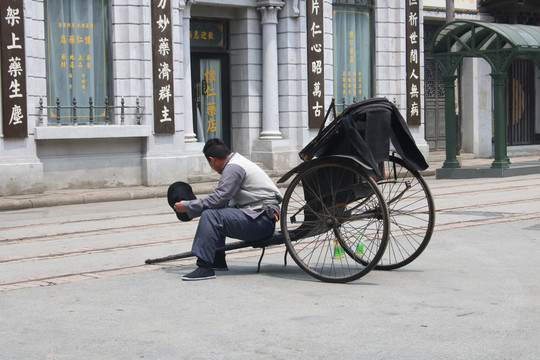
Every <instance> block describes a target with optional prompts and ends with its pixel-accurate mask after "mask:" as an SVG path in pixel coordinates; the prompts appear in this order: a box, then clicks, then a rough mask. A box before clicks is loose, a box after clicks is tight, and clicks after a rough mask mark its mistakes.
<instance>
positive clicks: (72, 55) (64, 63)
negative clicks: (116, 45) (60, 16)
mask: <svg viewBox="0 0 540 360" xmlns="http://www.w3.org/2000/svg"><path fill="white" fill-rule="evenodd" d="M58 29H67V30H68V31H72V32H75V31H76V32H77V33H78V34H73V33H71V34H66V33H64V32H63V31H62V30H59V34H60V38H59V39H58V41H59V43H60V47H61V48H62V50H63V51H61V52H60V54H59V57H60V58H59V59H58V60H59V64H60V68H61V69H64V70H67V71H68V78H69V85H68V86H69V88H70V89H73V81H74V78H75V81H76V84H75V86H79V87H80V89H81V90H86V73H85V69H92V57H91V56H90V53H92V52H93V50H94V49H93V47H92V35H91V34H92V30H93V29H94V24H88V23H77V24H75V23H65V22H59V23H58ZM74 45H77V46H74ZM85 45H86V46H85ZM75 50H77V52H74V51H75ZM52 61H54V59H53V60H52ZM75 69H77V70H75Z"/></svg>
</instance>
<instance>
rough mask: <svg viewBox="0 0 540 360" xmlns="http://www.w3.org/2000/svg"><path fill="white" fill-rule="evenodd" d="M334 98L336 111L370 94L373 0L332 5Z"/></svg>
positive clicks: (344, 0)
mask: <svg viewBox="0 0 540 360" xmlns="http://www.w3.org/2000/svg"><path fill="white" fill-rule="evenodd" d="M332 13H333V16H332V18H333V34H334V39H333V40H334V96H335V98H336V104H340V105H341V106H339V105H338V107H337V110H338V111H342V109H343V108H344V106H345V105H349V104H352V103H353V102H355V101H360V100H363V99H365V98H370V97H371V96H372V95H371V94H372V81H373V80H372V63H373V61H372V59H373V55H374V49H373V47H372V45H371V44H373V16H372V15H373V1H372V0H360V1H359V0H341V1H335V2H334V4H333V11H332Z"/></svg>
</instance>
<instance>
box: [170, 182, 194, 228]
mask: <svg viewBox="0 0 540 360" xmlns="http://www.w3.org/2000/svg"><path fill="white" fill-rule="evenodd" d="M195 199H197V197H196V196H195V194H194V193H193V189H192V188H191V186H190V185H189V184H187V183H185V182H182V181H177V182H175V183H174V184H172V185H171V186H169V190H167V201H168V202H169V205H170V206H171V207H172V208H173V210H174V204H176V203H177V202H179V201H182V200H195ZM174 212H175V213H176V217H177V218H178V220H180V221H190V220H191V218H190V217H189V216H188V214H187V213H179V212H176V210H175V211H174Z"/></svg>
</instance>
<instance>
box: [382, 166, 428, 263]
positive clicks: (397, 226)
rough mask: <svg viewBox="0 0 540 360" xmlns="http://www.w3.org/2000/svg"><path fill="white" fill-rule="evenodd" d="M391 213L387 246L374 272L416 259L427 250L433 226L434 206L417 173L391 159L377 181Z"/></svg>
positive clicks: (426, 188) (422, 180) (424, 184)
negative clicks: (381, 176)
mask: <svg viewBox="0 0 540 360" xmlns="http://www.w3.org/2000/svg"><path fill="white" fill-rule="evenodd" d="M377 185H378V186H379V189H380V190H381V192H382V194H383V196H384V198H385V201H386V204H387V206H388V211H389V213H390V237H389V239H388V246H387V247H386V251H385V253H384V255H383V257H382V258H381V261H380V262H379V263H378V264H377V266H376V267H375V269H377V270H393V269H397V268H400V267H403V266H405V265H407V264H409V263H411V262H412V261H413V260H415V259H416V258H418V256H420V254H421V253H422V252H423V251H424V250H425V249H426V247H427V245H428V243H429V241H430V239H431V236H432V234H433V228H434V227H435V204H434V201H433V197H432V196H431V192H430V191H429V188H428V186H427V184H426V182H425V180H424V179H423V178H422V175H421V174H420V173H419V172H418V171H414V170H411V169H410V168H409V167H408V166H407V165H406V164H405V162H404V161H403V160H402V159H400V158H398V157H396V156H390V158H389V160H388V161H385V162H384V163H383V178H382V179H379V180H378V181H377Z"/></svg>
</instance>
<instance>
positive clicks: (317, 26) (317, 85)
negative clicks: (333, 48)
mask: <svg viewBox="0 0 540 360" xmlns="http://www.w3.org/2000/svg"><path fill="white" fill-rule="evenodd" d="M323 4H324V1H323V0H307V14H306V18H307V51H308V53H307V65H308V120H309V127H310V128H319V127H320V126H321V124H322V123H323V121H324V115H325V111H324V16H323Z"/></svg>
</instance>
